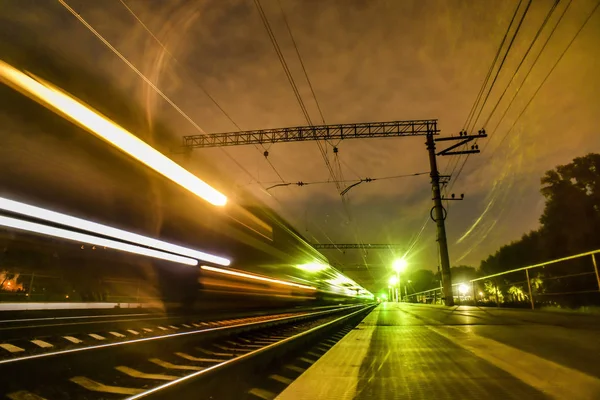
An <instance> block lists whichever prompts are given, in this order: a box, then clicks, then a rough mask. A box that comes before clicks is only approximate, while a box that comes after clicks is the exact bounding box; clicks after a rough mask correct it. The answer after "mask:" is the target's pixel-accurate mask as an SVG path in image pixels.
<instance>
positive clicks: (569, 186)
mask: <svg viewBox="0 0 600 400" xmlns="http://www.w3.org/2000/svg"><path fill="white" fill-rule="evenodd" d="M541 192H542V194H543V196H544V197H545V198H546V207H545V209H544V212H543V214H542V216H541V217H540V222H541V224H542V228H541V230H540V232H541V234H542V236H543V237H544V242H545V243H544V249H545V251H546V254H547V255H548V256H549V258H556V257H561V256H564V255H568V254H575V253H580V252H583V251H586V250H592V249H596V248H598V247H600V235H599V234H600V154H588V155H586V156H585V157H578V158H575V159H574V160H573V162H572V163H570V164H567V165H560V166H558V167H556V169H554V170H551V171H548V172H546V174H545V175H544V177H543V178H542V190H541Z"/></svg>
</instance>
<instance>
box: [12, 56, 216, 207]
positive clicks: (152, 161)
mask: <svg viewBox="0 0 600 400" xmlns="http://www.w3.org/2000/svg"><path fill="white" fill-rule="evenodd" d="M0 80H1V81H2V82H4V83H5V84H7V85H8V86H10V87H12V88H14V89H16V90H18V91H20V92H22V93H24V94H25V95H27V96H29V97H30V98H32V99H34V100H35V101H37V102H38V103H40V104H42V105H44V106H45V107H47V108H49V109H51V110H53V111H55V112H57V113H59V114H61V115H63V116H65V117H66V118H68V119H69V120H71V121H74V122H76V123H77V124H79V125H80V126H82V127H83V128H85V129H86V130H88V131H89V132H91V133H93V134H95V135H96V136H98V137H100V138H101V139H103V140H105V141H107V142H109V143H110V144H112V145H113V146H115V147H117V148H118V149H119V150H121V151H123V152H124V153H126V154H128V155H129V156H131V157H133V158H134V159H136V160H138V161H140V162H141V163H143V164H145V165H146V166H148V167H149V168H151V169H153V170H154V171H156V172H158V173H159V174H161V175H163V176H164V177H166V178H168V179H170V180H171V181H173V182H175V183H177V184H178V185H180V186H182V187H183V188H185V189H186V190H189V191H190V192H192V193H194V194H195V195H197V196H198V197H201V198H202V199H204V200H206V201H208V202H209V203H211V204H213V205H216V206H224V205H225V204H227V197H226V196H225V195H224V194H222V193H220V192H219V191H217V190H216V189H215V188H213V187H211V186H210V185H208V184H207V183H206V182H204V181H202V180H201V179H200V178H198V177H197V176H195V175H193V174H192V173H190V172H189V171H187V170H186V169H185V168H183V167H181V166H180V165H179V164H177V163H175V162H174V161H173V160H171V159H169V158H168V157H166V156H165V155H163V154H162V153H160V152H159V151H158V150H156V149H154V148H153V147H152V146H150V145H148V144H147V143H145V142H144V141H142V140H140V139H139V138H138V137H136V136H135V135H133V134H132V133H130V132H128V131H127V130H125V129H123V128H122V127H120V126H119V125H117V124H116V123H114V122H113V121H111V120H109V119H108V118H106V117H104V116H103V115H101V114H99V113H98V112H96V111H95V110H92V109H91V108H89V107H88V106H86V105H84V104H82V103H81V102H79V101H78V100H76V99H74V98H73V97H71V96H70V95H68V94H66V93H64V92H63V91H61V90H60V89H58V88H56V87H54V86H52V85H51V84H49V83H48V82H45V81H42V80H41V79H34V78H32V77H31V76H29V75H26V74H25V73H23V72H21V71H19V70H17V69H16V68H14V67H12V66H10V65H9V64H7V63H5V62H3V61H0Z"/></svg>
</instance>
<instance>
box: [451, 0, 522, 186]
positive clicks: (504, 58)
mask: <svg viewBox="0 0 600 400" xmlns="http://www.w3.org/2000/svg"><path fill="white" fill-rule="evenodd" d="M531 2H532V0H529V1H528V3H527V6H526V8H525V11H524V12H523V14H522V15H521V18H520V20H519V22H518V25H517V27H516V29H515V32H514V33H513V35H512V38H511V40H510V43H509V44H508V47H507V49H506V51H505V52H504V56H503V58H502V61H501V62H500V65H499V67H498V69H497V70H496V75H495V76H494V80H493V81H492V83H491V85H490V87H489V90H488V92H487V95H486V96H485V99H484V101H483V103H482V105H481V107H480V108H479V113H478V114H477V118H475V120H474V121H473V126H472V127H471V129H474V128H475V124H476V123H477V121H478V120H479V117H480V116H481V113H482V111H483V109H484V107H485V105H486V103H487V100H488V98H489V96H490V94H491V93H492V90H493V88H494V85H495V83H496V80H497V79H498V76H499V74H500V71H501V70H502V67H503V65H504V62H505V61H506V58H507V57H508V53H509V52H510V50H511V48H512V45H513V43H514V41H515V39H516V37H517V35H518V33H519V31H520V29H521V26H522V24H523V21H524V20H525V17H526V16H527V12H528V11H529V7H530V6H531ZM520 5H521V2H519V6H520ZM519 6H518V7H517V10H515V13H516V12H517V11H518V9H519ZM515 15H516V14H515ZM513 18H514V16H513ZM513 20H514V19H513ZM513 20H511V25H512V22H513ZM509 30H510V26H509V29H508V30H507V32H508V31H509ZM467 128H468V126H467ZM468 160H469V154H467V156H466V157H465V158H464V160H463V162H462V165H461V166H460V169H459V170H458V173H457V174H456V176H455V177H454V179H453V180H452V183H451V184H450V187H449V189H448V190H449V191H451V190H452V188H453V187H454V185H455V184H456V182H457V181H458V178H459V177H460V175H461V174H462V171H463V169H464V168H465V165H466V164H467V161H468ZM459 162H460V160H459V161H457V163H456V164H455V165H454V168H453V169H452V172H451V173H450V175H451V176H453V175H454V171H455V170H456V167H458V164H459Z"/></svg>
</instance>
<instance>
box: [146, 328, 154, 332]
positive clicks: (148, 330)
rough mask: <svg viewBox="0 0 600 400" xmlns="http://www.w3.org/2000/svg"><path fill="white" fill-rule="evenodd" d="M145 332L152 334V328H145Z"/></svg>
mask: <svg viewBox="0 0 600 400" xmlns="http://www.w3.org/2000/svg"><path fill="white" fill-rule="evenodd" d="M144 331H146V332H152V329H150V328H144Z"/></svg>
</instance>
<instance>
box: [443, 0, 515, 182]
mask: <svg viewBox="0 0 600 400" xmlns="http://www.w3.org/2000/svg"><path fill="white" fill-rule="evenodd" d="M522 3H523V0H519V3H518V4H517V8H515V11H514V13H513V16H512V18H511V19H510V23H509V24H508V27H507V28H506V32H505V33H504V36H503V37H502V41H501V42H500V45H499V46H498V50H497V51H496V55H495V56H494V59H493V60H492V63H491V65H490V68H489V69H488V72H487V74H486V76H485V79H484V80H483V83H482V85H481V88H479V93H477V96H476V97H475V101H474V102H473V105H472V106H471V110H470V111H469V114H468V115H467V118H466V120H465V122H464V124H463V128H462V130H463V131H464V130H466V129H467V127H468V126H469V125H470V124H471V120H472V118H473V117H474V116H475V112H476V110H477V107H478V105H479V102H480V101H481V97H482V96H483V93H484V92H485V88H486V87H487V84H488V82H489V80H490V77H491V76H492V72H493V71H494V66H495V65H496V62H497V61H498V57H500V54H501V53H502V48H503V47H504V43H505V42H506V39H507V38H508V34H509V33H510V28H511V27H512V25H513V23H514V21H515V19H516V18H517V15H518V13H519V9H520V8H521V4H522ZM461 159H462V156H459V157H456V158H454V160H456V161H455V162H454V166H453V167H452V171H451V172H450V174H447V172H448V170H449V166H450V164H451V161H449V162H448V164H447V165H446V170H445V173H446V174H447V175H451V176H452V175H454V171H455V170H456V168H457V167H458V164H459V163H460V161H461Z"/></svg>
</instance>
